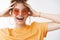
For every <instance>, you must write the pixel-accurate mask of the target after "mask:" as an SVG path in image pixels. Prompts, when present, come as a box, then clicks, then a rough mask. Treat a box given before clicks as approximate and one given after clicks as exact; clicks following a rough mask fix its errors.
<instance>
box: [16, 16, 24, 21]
mask: <svg viewBox="0 0 60 40" xmlns="http://www.w3.org/2000/svg"><path fill="white" fill-rule="evenodd" d="M16 19H17V20H19V21H23V19H24V18H23V17H22V18H18V17H17V18H16Z"/></svg>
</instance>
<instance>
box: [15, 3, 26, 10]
mask: <svg viewBox="0 0 60 40" xmlns="http://www.w3.org/2000/svg"><path fill="white" fill-rule="evenodd" d="M14 8H17V9H20V10H22V9H24V8H26V7H25V6H24V4H23V3H17V4H16V5H15V7H14Z"/></svg>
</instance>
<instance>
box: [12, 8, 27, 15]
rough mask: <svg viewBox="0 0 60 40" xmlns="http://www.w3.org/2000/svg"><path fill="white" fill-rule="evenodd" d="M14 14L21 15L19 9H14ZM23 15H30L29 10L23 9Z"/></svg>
mask: <svg viewBox="0 0 60 40" xmlns="http://www.w3.org/2000/svg"><path fill="white" fill-rule="evenodd" d="M13 13H14V15H15V16H17V15H19V14H20V12H19V9H17V8H15V9H13ZM21 14H22V15H27V14H28V10H27V9H23V10H22V11H21Z"/></svg>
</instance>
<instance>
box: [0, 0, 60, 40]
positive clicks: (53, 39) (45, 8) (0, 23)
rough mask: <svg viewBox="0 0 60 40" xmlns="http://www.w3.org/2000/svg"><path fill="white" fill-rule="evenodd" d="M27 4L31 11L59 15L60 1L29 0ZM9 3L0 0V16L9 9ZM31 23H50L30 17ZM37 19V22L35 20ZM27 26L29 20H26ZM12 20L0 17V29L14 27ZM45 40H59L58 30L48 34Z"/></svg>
mask: <svg viewBox="0 0 60 40" xmlns="http://www.w3.org/2000/svg"><path fill="white" fill-rule="evenodd" d="M28 3H29V4H30V5H31V7H32V8H33V9H35V10H36V11H38V12H39V11H40V12H44V13H50V14H60V0H29V1H28ZM9 5H10V1H9V0H5V1H4V0H0V14H3V13H4V12H5V11H6V9H7V8H8V7H9ZM31 19H32V20H31V22H32V21H37V22H48V21H49V22H50V20H48V19H44V18H38V17H36V18H34V17H31ZM37 19H38V20H37ZM26 23H27V24H29V20H28V19H27V22H26ZM14 26H15V24H14V20H13V18H10V17H7V18H4V17H0V28H5V27H14ZM45 40H60V30H56V31H52V32H48V34H47V37H46V38H45Z"/></svg>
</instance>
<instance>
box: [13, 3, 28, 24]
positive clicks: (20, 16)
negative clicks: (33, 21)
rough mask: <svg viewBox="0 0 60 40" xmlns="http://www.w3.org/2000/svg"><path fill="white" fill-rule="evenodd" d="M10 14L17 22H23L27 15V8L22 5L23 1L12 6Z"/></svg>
mask: <svg viewBox="0 0 60 40" xmlns="http://www.w3.org/2000/svg"><path fill="white" fill-rule="evenodd" d="M12 15H13V17H14V19H15V22H16V23H17V24H23V23H25V21H26V18H27V17H28V9H27V7H25V6H24V5H23V3H17V4H16V5H15V7H14V8H13V11H12Z"/></svg>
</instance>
